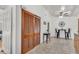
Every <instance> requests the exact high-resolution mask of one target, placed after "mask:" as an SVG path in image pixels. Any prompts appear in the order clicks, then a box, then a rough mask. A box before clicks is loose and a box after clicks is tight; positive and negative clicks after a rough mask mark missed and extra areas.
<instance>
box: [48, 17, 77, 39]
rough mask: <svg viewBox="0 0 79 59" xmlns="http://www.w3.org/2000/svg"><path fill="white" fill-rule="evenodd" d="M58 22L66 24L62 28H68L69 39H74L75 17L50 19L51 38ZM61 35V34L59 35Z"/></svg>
mask: <svg viewBox="0 0 79 59" xmlns="http://www.w3.org/2000/svg"><path fill="white" fill-rule="evenodd" d="M60 21H64V22H65V23H66V25H65V27H64V28H66V29H67V28H70V29H71V38H72V39H73V38H74V33H77V32H78V20H77V17H63V18H62V19H59V18H58V17H52V20H51V26H50V28H51V30H50V32H51V36H55V28H59V26H58V23H59V22H60ZM60 35H62V34H60ZM62 36H63V35H62Z"/></svg>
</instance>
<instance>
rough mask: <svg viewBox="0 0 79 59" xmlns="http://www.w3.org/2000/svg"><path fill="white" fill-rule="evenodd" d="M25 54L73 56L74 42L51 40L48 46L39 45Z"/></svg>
mask: <svg viewBox="0 0 79 59" xmlns="http://www.w3.org/2000/svg"><path fill="white" fill-rule="evenodd" d="M27 54H75V49H74V40H72V39H69V40H66V39H56V38H52V39H51V41H49V43H48V44H46V43H41V44H40V45H38V46H37V47H35V48H34V49H32V50H31V51H29V52H28V53H27Z"/></svg>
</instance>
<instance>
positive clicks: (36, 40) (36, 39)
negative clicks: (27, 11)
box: [34, 17, 40, 46]
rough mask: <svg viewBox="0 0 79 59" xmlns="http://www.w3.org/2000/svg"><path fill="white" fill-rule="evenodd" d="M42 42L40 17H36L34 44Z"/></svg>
mask: <svg viewBox="0 0 79 59" xmlns="http://www.w3.org/2000/svg"><path fill="white" fill-rule="evenodd" d="M39 43H40V18H38V17H35V19H34V46H36V45H38V44H39Z"/></svg>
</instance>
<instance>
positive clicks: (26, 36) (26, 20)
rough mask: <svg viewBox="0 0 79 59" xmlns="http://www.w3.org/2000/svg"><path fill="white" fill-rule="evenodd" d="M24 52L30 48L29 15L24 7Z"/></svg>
mask: <svg viewBox="0 0 79 59" xmlns="http://www.w3.org/2000/svg"><path fill="white" fill-rule="evenodd" d="M21 50H22V53H26V52H27V51H28V50H29V15H28V14H26V12H25V10H23V9H22V48H21Z"/></svg>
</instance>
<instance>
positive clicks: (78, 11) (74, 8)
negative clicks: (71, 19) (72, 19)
mask: <svg viewBox="0 0 79 59" xmlns="http://www.w3.org/2000/svg"><path fill="white" fill-rule="evenodd" d="M43 6H44V8H45V9H46V10H47V11H48V12H49V13H50V14H51V15H52V16H57V15H56V12H57V11H59V10H60V8H61V6H62V5H43ZM64 6H65V11H71V14H70V15H69V16H78V15H79V5H64Z"/></svg>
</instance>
